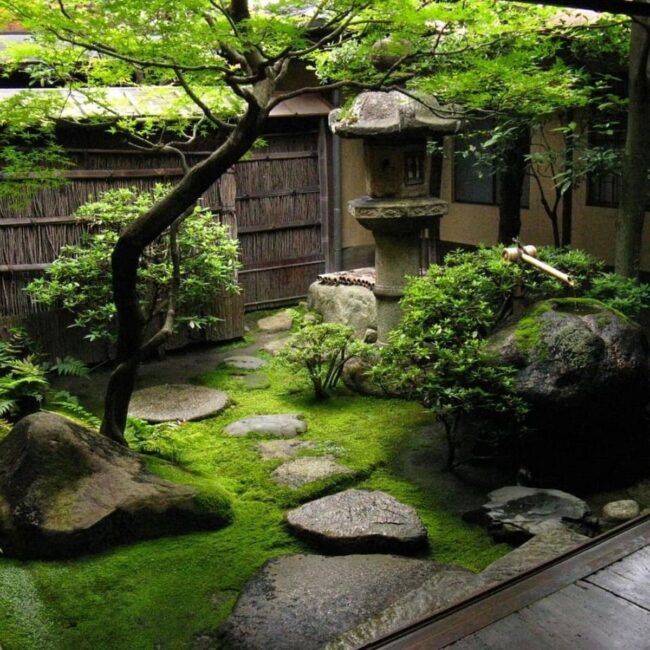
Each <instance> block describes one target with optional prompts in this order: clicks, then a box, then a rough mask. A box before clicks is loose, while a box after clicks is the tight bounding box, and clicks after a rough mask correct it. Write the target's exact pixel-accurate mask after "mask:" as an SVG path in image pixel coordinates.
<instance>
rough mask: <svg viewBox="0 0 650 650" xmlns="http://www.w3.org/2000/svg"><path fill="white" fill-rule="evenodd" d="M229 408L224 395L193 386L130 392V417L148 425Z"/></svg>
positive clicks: (204, 416)
mask: <svg viewBox="0 0 650 650" xmlns="http://www.w3.org/2000/svg"><path fill="white" fill-rule="evenodd" d="M227 405H228V396H227V395H226V393H224V392H223V391H220V390H215V389H214V388H206V387H205V386H194V385H192V384H161V385H159V386H150V387H149V388H143V389H141V390H137V391H135V392H134V393H133V397H132V398H131V405H130V407H129V415H130V416H131V417H134V418H139V419H141V420H146V421H147V422H153V423H157V422H172V421H180V422H185V421H188V420H201V419H204V418H208V417H210V416H212V415H217V414H218V413H221V411H223V410H224V409H225V408H226V406H227Z"/></svg>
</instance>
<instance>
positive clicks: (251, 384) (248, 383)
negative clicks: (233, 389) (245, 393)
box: [238, 372, 271, 390]
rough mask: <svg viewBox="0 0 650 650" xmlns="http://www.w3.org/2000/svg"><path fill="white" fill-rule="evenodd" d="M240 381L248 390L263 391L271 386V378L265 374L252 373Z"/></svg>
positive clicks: (242, 377)
mask: <svg viewBox="0 0 650 650" xmlns="http://www.w3.org/2000/svg"><path fill="white" fill-rule="evenodd" d="M238 379H239V380H240V381H241V383H242V384H243V385H244V386H245V387H246V388H248V390H261V389H263V388H268V387H269V386H270V385H271V382H270V381H269V378H268V377H267V376H266V375H265V374H264V373H263V372H251V373H250V374H247V375H242V376H241V377H239V378H238Z"/></svg>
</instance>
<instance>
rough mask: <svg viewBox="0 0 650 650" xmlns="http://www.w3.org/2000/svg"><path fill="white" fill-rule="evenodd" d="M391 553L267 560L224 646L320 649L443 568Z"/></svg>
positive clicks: (232, 618) (228, 627)
mask: <svg viewBox="0 0 650 650" xmlns="http://www.w3.org/2000/svg"><path fill="white" fill-rule="evenodd" d="M439 570H440V569H439V565H436V564H434V563H433V562H427V561H423V560H413V559H408V558H401V557H395V556H392V555H347V556H344V557H323V556H320V555H292V556H287V557H281V558H278V559H275V560H271V561H270V562H267V563H266V565H264V567H263V568H262V570H261V571H260V572H259V573H258V574H257V575H256V576H255V577H254V578H253V579H252V580H251V581H250V582H249V583H248V584H247V585H246V587H245V588H244V590H243V591H242V593H241V595H240V597H239V600H238V601H237V604H236V605H235V609H234V611H233V613H232V615H231V616H230V618H229V619H228V621H227V622H226V624H225V625H224V627H223V628H222V640H223V642H224V646H225V647H226V648H233V649H234V648H237V650H271V649H272V650H296V648H300V649H301V650H317V649H320V648H322V647H323V646H324V645H325V644H326V643H327V642H328V641H330V640H332V639H334V638H335V637H337V636H338V635H340V634H341V633H343V632H345V631H346V630H348V629H350V628H351V627H354V626H355V625H357V624H359V623H361V622H362V621H364V620H365V619H367V618H369V617H372V616H373V615H375V614H377V613H379V612H381V611H382V610H383V609H385V608H386V607H388V606H389V605H390V604H391V603H393V602H394V601H395V600H396V599H398V598H399V597H400V596H402V595H403V594H405V593H407V592H408V591H410V590H412V589H413V588H415V587H417V586H418V585H420V584H422V582H423V581H425V580H426V579H427V578H429V577H430V576H432V575H434V574H435V573H436V572H437V571H439Z"/></svg>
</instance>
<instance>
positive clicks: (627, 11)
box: [507, 0, 650, 16]
mask: <svg viewBox="0 0 650 650" xmlns="http://www.w3.org/2000/svg"><path fill="white" fill-rule="evenodd" d="M507 1H508V0H507ZM509 1H510V2H512V0H509ZM516 1H517V2H526V3H528V4H534V5H552V6H554V7H566V8H567V9H587V10H589V11H600V12H607V13H610V14H622V15H624V16H650V3H646V2H640V1H639V0H516Z"/></svg>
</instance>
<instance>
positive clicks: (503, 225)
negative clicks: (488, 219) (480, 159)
mask: <svg viewBox="0 0 650 650" xmlns="http://www.w3.org/2000/svg"><path fill="white" fill-rule="evenodd" d="M529 149H530V144H529V137H528V129H526V128H522V129H520V130H518V131H517V134H516V135H515V136H514V137H513V140H512V142H511V143H510V146H508V148H507V149H506V150H505V151H504V153H503V165H504V167H503V170H502V171H501V172H499V197H498V202H499V242H500V243H502V244H510V243H512V240H513V239H516V238H517V237H519V233H520V231H521V194H522V191H523V188H524V179H525V178H526V154H527V153H528V151H529Z"/></svg>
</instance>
